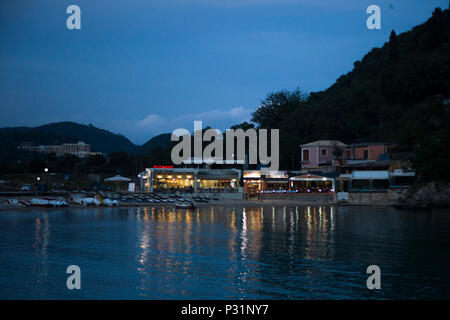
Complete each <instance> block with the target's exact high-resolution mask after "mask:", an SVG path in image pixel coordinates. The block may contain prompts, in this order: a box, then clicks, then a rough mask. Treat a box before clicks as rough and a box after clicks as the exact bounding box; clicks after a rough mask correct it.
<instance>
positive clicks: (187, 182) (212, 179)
mask: <svg viewBox="0 0 450 320" xmlns="http://www.w3.org/2000/svg"><path fill="white" fill-rule="evenodd" d="M240 173H241V172H240V170H237V169H221V170H218V169H203V168H200V169H196V168H159V167H158V168H148V169H146V174H145V182H144V186H145V190H146V191H148V192H175V191H179V192H182V193H192V192H213V193H215V192H239V180H240Z"/></svg>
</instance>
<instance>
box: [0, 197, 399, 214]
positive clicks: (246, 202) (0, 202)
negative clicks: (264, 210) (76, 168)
mask: <svg viewBox="0 0 450 320" xmlns="http://www.w3.org/2000/svg"><path fill="white" fill-rule="evenodd" d="M4 200H6V198H0V211H16V210H20V211H34V210H45V211H48V210H61V209H93V208H96V209H107V208H115V209H120V208H175V203H147V202H145V203H142V202H127V203H121V204H120V205H119V206H116V207H111V206H92V205H89V206H83V205H80V204H76V203H73V202H69V206H68V207H51V208H45V207H16V206H10V205H7V204H5V203H4ZM20 200H27V199H24V198H21V199H20ZM194 204H195V206H196V207H197V208H202V207H210V206H233V205H234V206H253V207H255V206H256V207H257V206H342V207H394V205H395V204H393V203H333V202H317V201H298V200H286V199H280V200H257V199H219V200H213V201H210V202H208V203H204V202H202V203H196V202H194ZM180 210H184V209H180Z"/></svg>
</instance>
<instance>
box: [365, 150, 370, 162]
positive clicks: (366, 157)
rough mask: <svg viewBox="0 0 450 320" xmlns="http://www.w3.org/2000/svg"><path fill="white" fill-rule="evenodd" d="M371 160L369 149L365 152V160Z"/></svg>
mask: <svg viewBox="0 0 450 320" xmlns="http://www.w3.org/2000/svg"><path fill="white" fill-rule="evenodd" d="M368 159H369V149H365V150H364V160H368Z"/></svg>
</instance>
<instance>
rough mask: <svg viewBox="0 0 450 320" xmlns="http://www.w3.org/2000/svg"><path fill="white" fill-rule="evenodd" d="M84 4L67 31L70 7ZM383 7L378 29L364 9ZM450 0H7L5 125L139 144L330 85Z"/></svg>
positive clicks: (0, 95) (2, 84) (0, 87)
mask: <svg viewBox="0 0 450 320" xmlns="http://www.w3.org/2000/svg"><path fill="white" fill-rule="evenodd" d="M71 4H76V5H78V6H79V7H80V8H81V30H68V29H67V27H66V19H67V17H68V16H69V14H67V13H66V8H67V7H68V6H69V5H71ZM371 4H376V5H379V6H380V8H381V30H369V29H367V28H366V19H367V17H368V16H369V15H368V14H366V9H367V7H368V6H369V5H371ZM448 5H449V1H448V0H389V1H377V0H371V1H364V0H363V1H361V0H359V1H358V0H345V1H344V0H330V1H318V0H164V1H163V0H158V1H156V0H127V1H112V0H111V1H99V0H71V1H65V0H58V1H55V0H52V1H48V0H32V1H31V0H8V1H6V0H3V1H1V2H0V111H1V116H0V126H1V127H5V126H35V125H41V124H46V123H50V122H56V121H75V122H79V123H84V124H89V123H92V124H93V125H95V126H98V127H100V128H104V129H108V130H110V131H112V132H115V133H121V134H123V135H125V136H126V137H128V138H129V139H131V140H132V141H133V142H134V143H137V144H141V143H144V142H145V141H147V140H148V139H149V138H151V137H152V136H154V135H156V134H159V133H164V132H172V130H174V129H176V128H180V127H181V128H186V129H188V130H192V129H193V121H194V120H203V123H204V126H207V125H209V126H211V127H215V128H219V129H221V130H223V129H225V128H227V127H229V126H231V125H233V124H237V123H240V122H242V121H245V120H249V119H250V117H251V115H250V113H251V112H252V111H254V110H255V109H256V107H257V106H258V105H259V103H260V102H261V100H262V99H264V98H265V96H266V95H267V93H269V92H271V91H277V90H281V89H289V90H292V89H295V88H297V87H299V88H300V89H301V90H303V91H305V92H312V91H319V90H324V89H326V88H328V87H329V86H330V85H332V84H333V83H334V81H335V80H336V79H337V78H338V77H339V76H340V75H342V74H344V73H347V72H349V71H351V70H352V68H353V62H354V61H356V60H360V59H361V58H362V57H363V56H364V54H365V53H367V52H368V51H369V50H370V49H371V48H372V47H379V46H381V45H383V43H384V42H385V41H387V40H388V38H389V34H390V32H391V30H392V29H394V30H395V31H396V32H397V34H399V33H401V32H404V31H407V30H410V29H411V28H412V27H413V26H415V25H417V24H420V23H423V22H424V21H425V20H426V19H427V18H429V17H430V16H431V13H432V11H433V9H434V8H435V7H438V6H440V7H442V8H447V7H448Z"/></svg>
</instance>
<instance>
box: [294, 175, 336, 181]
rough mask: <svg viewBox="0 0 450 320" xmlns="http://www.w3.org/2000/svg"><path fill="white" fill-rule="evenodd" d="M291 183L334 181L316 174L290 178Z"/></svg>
mask: <svg viewBox="0 0 450 320" xmlns="http://www.w3.org/2000/svg"><path fill="white" fill-rule="evenodd" d="M289 180H291V181H333V179H332V178H328V177H323V176H318V175H315V174H305V175H302V176H296V177H291V178H289Z"/></svg>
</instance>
